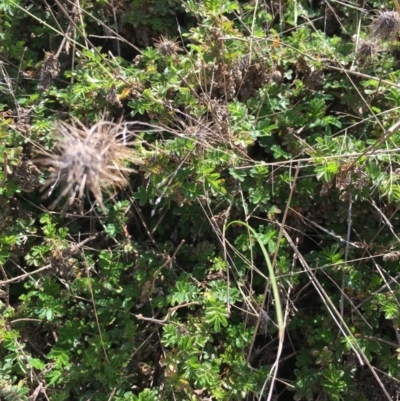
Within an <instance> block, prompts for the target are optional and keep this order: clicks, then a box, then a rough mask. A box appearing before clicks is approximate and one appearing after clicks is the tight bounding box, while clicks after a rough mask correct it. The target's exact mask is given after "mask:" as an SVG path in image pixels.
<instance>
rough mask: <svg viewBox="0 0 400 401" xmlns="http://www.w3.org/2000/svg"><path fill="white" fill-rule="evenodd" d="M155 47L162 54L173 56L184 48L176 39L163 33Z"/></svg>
mask: <svg viewBox="0 0 400 401" xmlns="http://www.w3.org/2000/svg"><path fill="white" fill-rule="evenodd" d="M154 47H155V48H156V49H157V50H158V52H159V53H160V54H161V55H162V56H173V55H174V54H176V53H178V51H180V50H182V48H181V47H180V46H179V45H178V43H177V41H176V39H168V37H165V36H163V35H161V36H160V39H158V40H156V41H155V45H154Z"/></svg>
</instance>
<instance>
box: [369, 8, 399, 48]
mask: <svg viewBox="0 0 400 401" xmlns="http://www.w3.org/2000/svg"><path fill="white" fill-rule="evenodd" d="M399 31H400V14H399V13H398V12H397V11H384V12H382V13H380V15H379V16H378V18H376V19H375V20H374V21H373V22H372V24H371V39H372V40H379V39H380V40H389V41H395V40H396V39H397V35H398V33H399Z"/></svg>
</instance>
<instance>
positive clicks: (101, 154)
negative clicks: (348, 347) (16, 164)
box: [38, 121, 140, 209]
mask: <svg viewBox="0 0 400 401" xmlns="http://www.w3.org/2000/svg"><path fill="white" fill-rule="evenodd" d="M55 139H56V140H57V142H56V145H55V149H54V150H55V152H54V153H53V154H46V155H45V156H43V157H41V158H40V159H39V160H38V162H39V163H40V164H41V165H42V166H44V167H46V168H47V169H48V171H49V172H50V175H49V177H48V178H47V180H46V182H45V184H44V186H43V188H42V190H43V191H47V192H46V194H45V196H50V195H51V193H52V192H53V189H54V188H55V187H56V186H59V187H60V188H61V192H60V194H59V196H58V197H57V199H56V200H55V201H54V202H53V203H52V204H51V205H50V209H53V208H54V207H55V206H56V205H57V204H58V203H59V202H60V200H61V199H62V198H63V197H66V196H68V203H69V204H71V203H72V202H73V201H74V200H75V199H82V197H83V195H84V192H85V189H88V190H89V191H90V192H91V193H92V194H93V196H94V198H95V199H96V201H97V202H98V203H99V204H100V206H101V207H102V208H103V209H104V205H103V196H102V191H105V192H108V193H111V190H113V191H115V190H116V189H118V188H123V187H126V186H127V185H128V184H129V182H128V174H129V173H130V172H134V171H136V170H134V169H132V168H129V167H126V163H132V164H135V165H138V164H140V159H139V158H138V157H137V155H136V152H135V149H134V148H132V147H131V146H130V145H131V144H132V142H131V139H132V135H131V134H130V133H129V131H128V129H127V125H126V124H116V123H113V122H110V121H99V122H97V123H96V124H94V125H93V126H92V127H91V128H87V127H85V126H84V125H83V124H82V123H80V122H78V121H75V122H73V123H70V124H69V123H66V122H58V123H57V126H56V134H55Z"/></svg>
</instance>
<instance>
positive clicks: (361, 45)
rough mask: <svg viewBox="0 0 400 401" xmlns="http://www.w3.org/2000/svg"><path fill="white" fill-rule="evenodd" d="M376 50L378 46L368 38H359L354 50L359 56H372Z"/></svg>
mask: <svg viewBox="0 0 400 401" xmlns="http://www.w3.org/2000/svg"><path fill="white" fill-rule="evenodd" d="M377 51H378V46H377V44H376V43H375V42H373V41H370V40H363V39H361V38H360V39H359V42H358V46H357V49H356V52H357V54H358V55H360V56H361V57H372V56H373V55H374V54H375V53H376V52H377Z"/></svg>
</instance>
